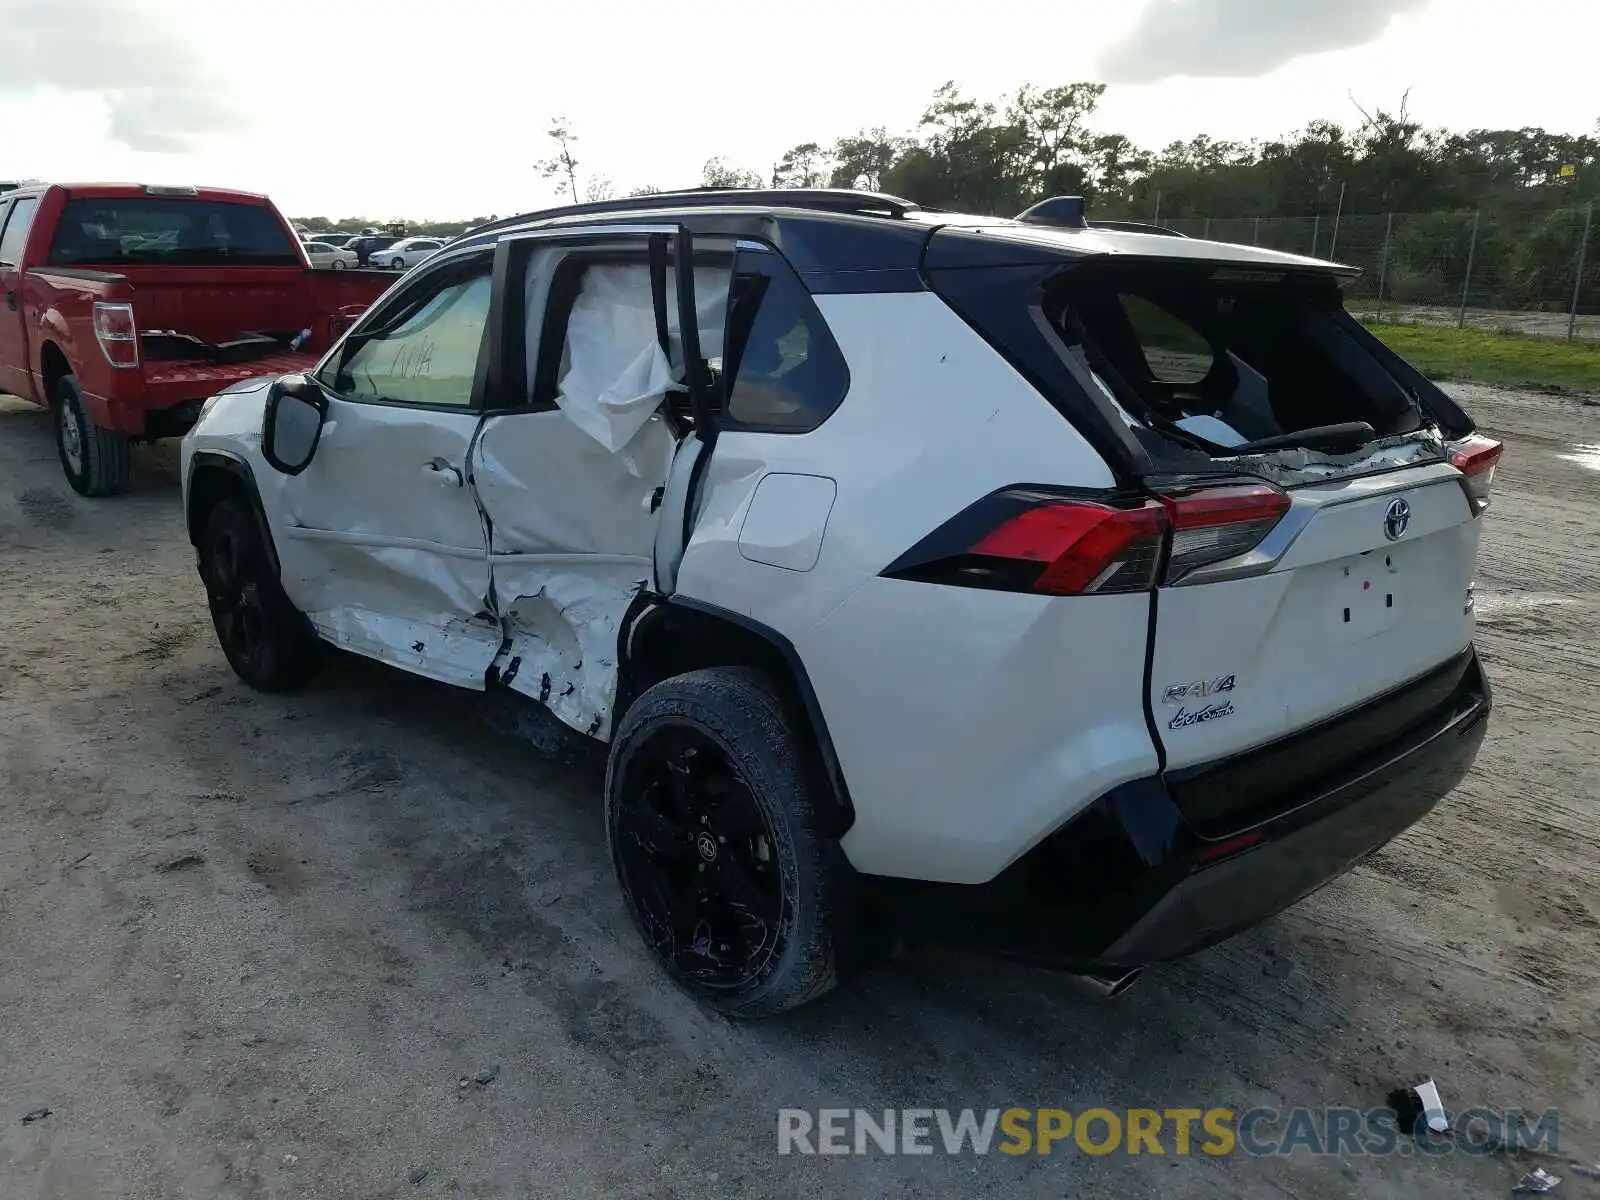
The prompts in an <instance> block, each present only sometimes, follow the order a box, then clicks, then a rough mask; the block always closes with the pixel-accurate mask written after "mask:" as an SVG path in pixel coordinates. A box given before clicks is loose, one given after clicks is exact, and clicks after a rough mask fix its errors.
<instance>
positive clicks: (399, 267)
mask: <svg viewBox="0 0 1600 1200" xmlns="http://www.w3.org/2000/svg"><path fill="white" fill-rule="evenodd" d="M389 265H390V266H391V267H393V268H394V269H395V270H396V271H404V270H405V269H406V260H405V259H403V258H397V259H395V260H394V261H393V262H392V263H390V264H389Z"/></svg>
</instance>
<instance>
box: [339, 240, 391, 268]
mask: <svg viewBox="0 0 1600 1200" xmlns="http://www.w3.org/2000/svg"><path fill="white" fill-rule="evenodd" d="M400 240H401V238H400V237H399V235H398V234H389V233H358V234H356V235H355V237H353V238H351V239H350V240H349V241H348V242H346V243H345V244H344V248H345V249H346V250H354V251H355V254H356V258H357V260H358V261H359V262H360V264H361V265H362V266H363V267H370V266H373V265H375V264H374V262H373V256H374V255H375V254H377V253H378V252H379V251H382V250H387V249H388V248H389V247H390V246H392V245H394V244H395V243H396V242H398V241H400Z"/></svg>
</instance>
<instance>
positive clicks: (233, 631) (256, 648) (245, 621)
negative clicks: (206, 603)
mask: <svg viewBox="0 0 1600 1200" xmlns="http://www.w3.org/2000/svg"><path fill="white" fill-rule="evenodd" d="M208 565H209V567H210V572H209V574H210V579H209V581H208V582H209V584H210V587H209V589H208V590H209V592H210V598H211V611H212V613H213V615H214V616H215V618H216V624H217V633H218V636H219V637H220V638H221V640H222V644H223V646H224V647H225V648H226V649H227V650H228V651H230V652H231V653H232V654H233V655H234V656H235V657H236V658H237V659H239V660H240V661H243V662H248V663H253V662H255V660H256V658H257V656H258V655H259V654H260V652H261V642H262V635H263V632H264V629H265V612H264V610H263V608H262V604H261V590H260V587H259V585H258V584H257V582H256V581H255V580H254V579H253V578H251V573H250V570H249V564H248V559H247V557H246V553H245V547H244V545H243V544H242V542H241V540H240V538H239V537H238V535H236V534H234V533H231V532H229V533H224V534H222V535H220V536H219V537H218V538H217V539H216V540H215V542H213V544H212V547H211V555H210V561H209V563H208Z"/></svg>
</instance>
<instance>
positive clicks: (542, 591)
mask: <svg viewBox="0 0 1600 1200" xmlns="http://www.w3.org/2000/svg"><path fill="white" fill-rule="evenodd" d="M691 266H692V269H690V267H691ZM1349 274H1351V272H1349V271H1348V270H1346V269H1345V268H1342V267H1338V266H1335V265H1333V264H1330V263H1325V262H1319V261H1315V260H1311V259H1305V258H1299V257H1295V256H1290V255H1284V254H1278V253H1272V252H1268V251H1264V250H1258V249H1252V248H1248V247H1240V246H1231V245H1222V244H1218V243H1211V242H1203V241H1195V240H1190V239H1186V238H1181V237H1177V236H1167V235H1164V234H1163V233H1161V232H1159V231H1149V230H1137V229H1128V228H1121V229H1118V228H1110V227H1097V226H1093V225H1090V224H1087V223H1086V222H1085V221H1084V220H1083V217H1082V209H1081V205H1079V204H1075V203H1072V202H1070V201H1066V200H1060V201H1050V202H1046V203H1045V204H1043V205H1040V206H1038V207H1037V208H1036V209H1033V210H1030V211H1029V212H1028V213H1025V214H1023V215H1022V217H1020V218H1019V219H1017V220H1001V219H991V218H979V217H966V216H959V215H953V214H948V213H937V212H927V211H923V210H920V209H918V208H917V207H916V206H915V205H912V204H909V203H906V202H904V201H899V200H896V199H893V198H891V197H884V196H875V195H870V194H864V193H855V192H842V193H841V192H827V191H817V192H808V191H792V192H771V193H764V192H736V193H717V192H691V193H681V194H669V195H663V196H652V197H648V198H643V199H634V200H627V201H619V202H608V203H604V204H598V205H587V206H582V207H577V208H569V209H562V210H557V211H554V212H546V213H539V214H533V215H530V216H528V217H523V218H517V219H514V220H512V221H502V222H499V223H497V224H496V225H493V226H489V227H486V228H483V229H479V230H476V231H474V232H473V233H472V234H470V235H468V236H466V237H465V238H463V239H460V240H458V241H456V242H454V243H452V244H450V245H448V246H447V247H446V248H445V249H444V250H443V251H441V252H440V253H439V254H438V255H436V256H435V257H433V258H431V259H430V260H429V261H428V262H427V263H425V264H424V265H422V266H420V267H418V268H417V269H416V270H414V271H412V272H411V273H410V274H409V275H407V276H406V277H405V278H404V279H403V280H401V281H400V282H398V283H397V284H396V285H395V286H394V287H393V288H392V289H391V290H390V291H389V292H388V293H387V294H386V295H385V296H384V297H383V298H382V299H381V300H380V301H379V302H378V303H377V304H375V305H374V306H373V307H372V308H371V309H370V310H369V311H368V313H367V314H366V316H365V317H364V318H363V319H362V320H361V321H360V322H359V323H358V324H357V325H355V326H354V327H353V328H352V329H351V330H350V332H349V333H348V334H347V335H346V336H345V338H344V340H343V341H342V342H341V343H340V344H339V345H338V346H336V347H335V348H334V349H333V350H332V351H331V352H330V353H329V354H328V355H327V357H326V358H325V359H324V360H323V362H322V363H321V364H320V365H319V367H318V368H317V370H316V371H315V372H314V373H313V374H312V375H310V376H290V377H286V378H280V379H265V380H258V381H254V382H251V383H247V384H241V385H239V386H236V387H233V388H230V389H229V390H227V391H226V392H223V393H222V394H221V395H218V396H216V397H214V398H213V399H212V400H210V401H209V402H208V403H207V404H206V406H205V409H204V412H203V414H202V416H201V417H200V420H199V423H198V424H197V425H196V426H195V428H194V430H193V432H192V433H190V434H189V436H188V438H187V439H186V441H185V443H184V456H183V474H184V502H185V508H186V513H187V519H188V526H189V532H190V536H191V539H192V541H193V542H194V544H195V546H196V548H197V551H198V559H199V566H200V572H201V576H202V578H203V579H204V582H205V586H206V589H207V592H208V595H209V598H210V606H211V612H212V615H213V617H214V619H215V623H216V628H217V634H218V637H219V639H220V641H221V644H222V648H223V650H224V652H225V653H226V655H227V658H228V661H229V662H230V663H231V664H232V666H233V669H234V670H235V671H236V672H237V673H238V674H239V675H240V677H241V678H243V679H244V680H245V681H246V682H247V683H249V684H251V685H252V686H255V687H257V688H262V689H277V688H284V687H289V686H293V685H297V684H299V683H302V682H304V681H305V680H306V679H307V678H308V677H309V675H310V673H311V671H312V670H313V668H314V666H315V664H316V662H317V659H318V650H319V646H320V644H321V643H330V644H332V645H334V646H338V647H341V648H343V649H345V650H349V651H353V652H355V653H358V654H363V655H367V656H369V657H371V658H375V659H379V660H381V661H383V662H386V663H390V664H392V665H394V666H397V667H402V668H404V669H405V670H408V671H413V672H416V673H417V674H420V675H425V676H429V677H431V678H434V679H438V680H444V681H446V682H449V683H452V684H456V685H459V686H461V687H464V688H474V689H485V688H502V689H509V690H510V691H512V692H516V693H520V694H521V695H523V696H525V697H527V698H528V700H529V701H530V702H532V703H536V704H539V705H543V706H545V707H546V708H548V709H549V711H550V712H551V713H553V714H554V715H555V716H556V717H558V718H560V720H561V721H563V722H565V723H566V724H567V725H570V726H571V727H572V728H574V729H576V730H579V731H581V732H583V733H586V734H589V735H591V736H593V737H595V738H597V739H601V740H602V741H606V742H609V745H610V751H609V754H610V759H609V769H608V772H607V778H606V798H605V805H606V818H607V830H608V834H609V837H610V844H611V851H612V855H613V859H614V862H615V866H616V872H617V877H618V880H619V881H620V883H621V886H622V890H623V892H624V894H625V896H626V899H627V903H628V907H629V909H630V911H631V913H632V915H633V917H634V919H635V921H636V923H637V925H638V927H639V929H640V931H641V933H642V934H643V937H644V939H645V941H646V943H647V944H648V945H649V946H650V948H651V949H652V950H653V951H654V953H655V954H656V955H657V956H658V957H659V959H660V960H661V962H662V963H663V964H664V966H665V968H666V969H667V971H668V972H670V973H671V975H672V976H673V977H674V978H675V979H677V980H678V981H679V982H680V983H681V984H683V985H684V986H685V987H687V988H688V989H689V990H690V991H691V992H692V993H694V994H695V995H696V996H698V997H700V998H702V999H703V1000H706V1001H708V1002H710V1003H712V1004H714V1005H716V1006H717V1007H719V1008H721V1009H722V1010H724V1011H726V1012H730V1013H733V1014H738V1015H756V1014H762V1013H771V1012H776V1011H779V1010H782V1009H785V1008H789V1007H792V1006H793V1005H796V1004H799V1003H801V1002H803V1001H806V1000H808V999H810V998H812V997H815V996H817V995H819V994H820V993H822V992H824V991H825V990H827V989H828V988H829V987H830V986H831V985H832V984H833V982H834V981H835V980H836V979H837V978H838V977H839V975H840V974H841V972H843V971H844V970H846V969H847V968H848V967H849V965H850V964H851V963H853V962H855V961H856V953H857V950H858V948H859V947H860V946H861V945H863V944H864V943H865V942H868V941H872V940H874V937H875V936H876V934H877V932H879V931H883V930H890V931H894V930H903V929H906V928H907V927H913V926H914V927H915V928H916V929H920V930H922V931H926V932H930V933H932V934H935V935H937V936H939V937H941V938H944V939H947V940H952V941H956V942H959V943H962V944H965V945H968V946H974V947H981V948H988V949H991V950H997V951H1000V952H1002V953H1007V954H1012V955H1017V956H1022V957H1027V958H1031V959H1034V960H1038V961H1041V962H1047V963H1052V964H1055V965H1057V966H1060V967H1064V968H1066V969H1068V970H1071V971H1074V972H1076V973H1079V974H1084V975H1089V976H1092V977H1095V978H1098V979H1100V980H1101V981H1102V982H1103V985H1104V987H1105V988H1106V989H1107V990H1117V989H1120V988H1121V987H1122V986H1125V985H1126V983H1127V982H1128V981H1130V980H1131V979H1132V978H1133V977H1134V976H1135V975H1136V974H1137V973H1138V971H1139V970H1140V968H1142V967H1143V966H1145V965H1146V964H1148V963H1151V962H1154V961H1158V960H1161V959H1166V958H1171V957H1174V956H1177V955H1181V954H1183V953H1186V952H1188V951H1190V950H1193V949H1195V948H1197V947H1200V946H1204V945H1207V944H1209V943H1211V942H1214V941H1216V940H1218V939H1220V938H1223V937H1226V936H1228V935H1229V934H1231V933H1234V932H1236V931H1238V930H1240V929H1242V928H1244V927H1246V926H1249V925H1251V924H1254V923H1256V922H1258V921H1261V920H1262V919H1264V918H1266V917H1268V916H1270V915H1271V914H1273V913H1276V912H1278V911H1279V910H1281V909H1283V908H1284V907H1285V906H1287V905H1289V904H1291V903H1292V902H1293V901H1295V900H1296V899H1297V898H1299V897H1300V896H1303V895H1305V894H1306V893H1307V892H1309V891H1310V890H1312V889H1313V888H1315V887H1317V886H1318V885H1320V884H1322V883H1324V882H1325V881H1327V880H1328V879H1330V878H1332V877H1333V876H1335V875H1337V874H1339V873H1340V872H1342V871H1344V870H1345V869H1347V868H1348V867H1349V866H1350V865H1352V864H1353V863H1354V862H1355V861H1357V860H1358V859H1359V858H1360V857H1362V856H1363V855H1365V854H1367V853H1369V852H1370V851H1372V850H1373V849H1374V848H1376V847H1378V846H1379V845H1381V844H1383V843H1384V842H1385V841H1387V840H1388V839H1389V838H1391V837H1393V836H1394V835H1395V834H1396V833H1398V832H1399V831H1400V830H1402V829H1404V828H1405V827H1406V826H1408V825H1409V824H1411V823H1412V822H1413V821H1415V820H1416V819H1417V818H1419V817H1420V816H1422V815H1423V814H1424V813H1425V812H1427V810H1428V809H1429V808H1430V807H1431V806H1432V805H1433V804H1434V803H1435V802H1436V801H1437V800H1438V799H1439V798H1440V797H1441V796H1443V795H1444V794H1445V793H1446V792H1448V791H1449V789H1450V788H1451V787H1452V786H1454V784H1455V783H1456V782H1457V781H1458V780H1459V779H1460V778H1461V776H1462V774H1463V773H1464V772H1465V771H1466V770H1467V768H1468V766H1469V765H1470V763H1471V762H1472V759H1473V757H1474V755H1475V754H1476V752H1477V748H1478V745H1479V743H1480V741H1481V740H1482V737H1483V734H1484V729H1485V725H1486V721H1485V719H1484V718H1485V717H1486V715H1487V713H1488V710H1489V691H1488V688H1487V685H1486V684H1485V681H1484V678H1483V675H1482V673H1481V671H1480V669H1479V666H1478V661H1477V658H1476V655H1475V653H1474V651H1473V646H1472V635H1473V603H1472V581H1473V571H1474V563H1475V560H1476V555H1477V546H1478V535H1479V528H1480V522H1479V520H1478V517H1479V515H1480V513H1481V512H1482V510H1483V508H1484V506H1485V505H1486V504H1487V502H1488V491H1489V484H1490V479H1491V477H1492V473H1493V466H1494V463H1495V460H1496V458H1497V456H1498V454H1499V451H1500V447H1499V445H1498V444H1497V443H1495V442H1492V441H1490V440H1488V439H1486V438H1483V437H1481V436H1479V435H1477V434H1475V433H1474V432H1473V426H1472V423H1471V422H1470V421H1469V420H1468V419H1467V417H1466V416H1465V414H1463V413H1462V411H1461V410H1460V409H1459V408H1458V407H1457V406H1456V405H1455V404H1454V403H1453V402H1452V401H1451V400H1450V399H1449V398H1448V397H1446V396H1445V395H1444V394H1443V393H1441V392H1440V391H1439V390H1438V389H1437V388H1435V387H1434V386H1432V385H1431V384H1430V383H1429V382H1428V381H1426V380H1425V379H1423V378H1422V377H1420V376H1419V375H1418V374H1417V372H1416V371H1415V370H1413V369H1412V368H1411V367H1409V366H1408V365H1407V364H1406V363H1404V362H1403V361H1401V360H1400V359H1399V358H1397V357H1396V356H1395V355H1393V354H1392V353H1391V352H1390V351H1388V350H1387V349H1386V348H1385V347H1384V346H1383V345H1381V344H1380V343H1379V342H1378V341H1377V340H1376V339H1375V338H1373V337H1372V336H1371V335H1370V334H1369V333H1368V332H1367V331H1366V330H1364V329H1363V328H1362V327H1361V326H1360V325H1359V324H1357V323H1356V322H1355V321H1354V320H1352V319H1351V318H1350V317H1349V316H1348V315H1347V314H1346V313H1345V312H1344V310H1343V308H1342V306H1341V302H1340V282H1341V279H1342V278H1343V277H1346V276H1348V275H1349ZM869 935H870V936H869Z"/></svg>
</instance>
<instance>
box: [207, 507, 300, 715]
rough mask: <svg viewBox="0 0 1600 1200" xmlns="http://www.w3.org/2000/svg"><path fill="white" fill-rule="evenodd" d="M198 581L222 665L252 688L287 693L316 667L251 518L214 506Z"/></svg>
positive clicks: (243, 511) (239, 511) (241, 511)
mask: <svg viewBox="0 0 1600 1200" xmlns="http://www.w3.org/2000/svg"><path fill="white" fill-rule="evenodd" d="M200 578H201V580H202V581H203V582H204V583H205V586H206V600H207V602H208V604H209V606H210V608H211V623H212V624H213V625H214V626H215V627H216V630H217V641H218V642H219V643H220V644H221V646H222V653H223V654H224V655H225V656H226V657H227V659H228V665H229V666H230V667H232V668H233V672H234V674H235V675H237V676H238V677H239V678H240V679H242V680H244V681H245V682H246V683H247V684H249V685H250V686H251V687H253V688H255V689H256V690H257V691H262V692H282V691H289V690H291V689H293V688H297V687H299V686H301V685H302V684H304V683H305V682H306V681H307V680H308V679H310V678H311V676H312V675H313V674H314V673H315V672H316V669H317V667H318V666H319V665H320V663H321V657H322V656H321V643H320V642H319V641H318V639H317V636H316V633H315V632H314V631H313V630H312V628H311V626H310V624H309V622H307V621H306V619H305V617H304V616H302V615H301V613H300V611H299V610H298V609H296V608H295V606H294V604H293V602H292V601H291V600H290V599H289V597H288V596H286V595H284V592H283V588H282V586H281V585H280V584H279V582H278V575H277V572H276V571H274V570H273V568H272V563H271V561H270V560H269V559H268V557H267V552H266V547H265V546H264V545H263V544H262V540H261V532H260V529H259V528H258V527H257V525H256V521H255V517H254V515H253V514H252V513H251V512H250V510H249V509H248V508H246V507H245V504H244V502H243V501H241V500H237V499H233V498H229V499H226V500H223V501H221V502H220V503H218V504H217V506H216V507H215V508H213V509H212V510H211V513H210V515H209V516H208V517H207V518H206V525H205V532H204V533H203V534H202V535H201V539H200Z"/></svg>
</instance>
